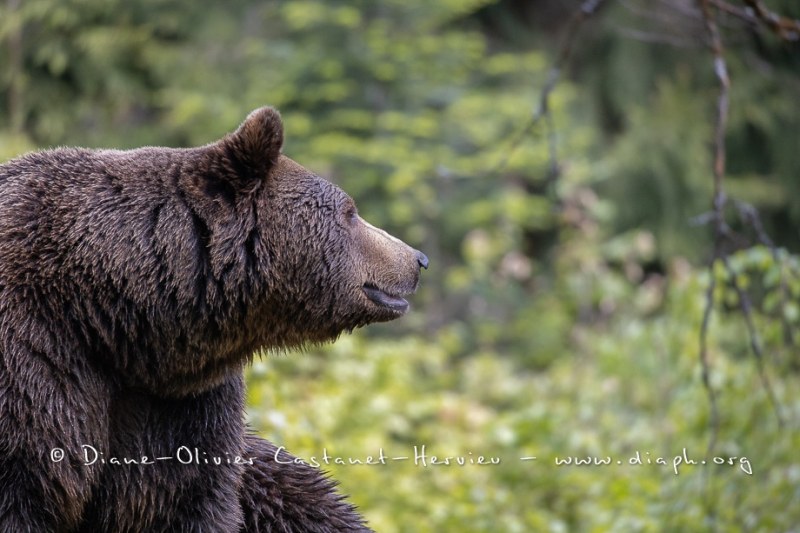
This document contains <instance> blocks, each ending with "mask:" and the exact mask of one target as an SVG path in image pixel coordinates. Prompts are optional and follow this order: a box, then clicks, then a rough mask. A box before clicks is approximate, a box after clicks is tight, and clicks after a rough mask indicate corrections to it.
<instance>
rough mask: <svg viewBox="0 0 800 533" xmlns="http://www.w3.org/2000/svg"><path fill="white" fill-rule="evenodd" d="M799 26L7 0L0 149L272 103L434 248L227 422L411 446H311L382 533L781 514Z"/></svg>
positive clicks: (274, 363) (755, 522) (795, 422)
mask: <svg viewBox="0 0 800 533" xmlns="http://www.w3.org/2000/svg"><path fill="white" fill-rule="evenodd" d="M703 7H705V8H706V11H705V12H704V11H703V9H702V8H703ZM766 10H768V12H767V11H766ZM772 15H780V16H782V17H784V18H775V17H773V16H772ZM798 18H800V4H798V2H796V1H795V0H769V1H768V2H766V3H765V2H760V1H747V0H741V1H739V0H728V1H727V2H726V1H722V0H700V1H694V0H674V1H667V0H655V1H646V0H625V1H621V0H617V1H612V0H608V1H606V2H600V1H593V2H592V1H588V2H583V3H580V2H576V1H556V0H532V1H523V0H440V1H436V2H429V1H423V0H380V1H368V0H353V1H347V0H334V1H325V2H323V1H321V0H295V1H291V2H289V1H285V2H277V1H273V2H263V1H261V2H259V1H255V0H231V1H228V2H211V1H208V0H191V1H190V0H3V3H2V4H0V58H2V59H0V61H2V65H3V68H2V69H0V161H4V160H7V159H10V158H12V157H15V156H17V155H20V154H21V153H24V152H26V151H29V150H33V149H38V148H41V147H48V146H56V145H84V146H91V147H116V148H127V147H136V146H140V145H168V146H189V145H197V144H203V143H207V142H210V141H212V140H215V139H217V138H219V137H221V136H222V135H223V134H224V133H226V132H228V131H231V130H232V129H234V128H235V127H236V126H237V124H238V123H239V122H240V121H241V120H242V118H243V117H244V116H245V115H246V114H247V112H249V111H250V110H252V109H254V108H256V107H258V106H261V105H265V104H270V105H273V106H276V107H277V108H279V109H280V110H281V112H282V114H283V117H284V120H285V128H286V139H287V140H286V144H285V147H284V153H286V154H287V155H289V156H290V157H292V158H293V159H295V160H297V161H300V162H301V163H302V164H304V165H305V166H307V167H308V168H310V169H312V170H314V171H315V172H317V173H318V174H320V175H322V176H325V177H327V178H329V179H331V180H332V181H334V182H335V183H337V184H339V185H341V186H342V187H343V188H344V189H345V190H346V191H347V192H349V193H350V194H351V195H352V196H353V197H354V198H355V199H356V201H357V203H358V205H359V209H360V212H361V214H362V216H363V217H364V218H365V219H367V220H369V221H370V222H372V223H373V224H375V225H378V226H381V227H383V228H385V229H387V230H388V231H390V232H391V233H393V234H394V235H397V236H399V237H401V238H402V239H403V240H405V241H406V242H409V243H411V244H413V245H414V246H416V247H418V248H419V249H421V250H423V251H425V253H426V254H428V256H429V257H430V259H431V268H430V269H429V270H428V271H426V272H424V273H423V276H422V283H421V289H420V291H419V292H418V294H417V295H416V296H415V297H414V298H413V306H414V308H413V310H412V312H411V313H410V314H409V315H408V316H406V317H405V318H403V319H402V320H401V321H397V322H392V323H389V324H385V325H379V326H371V327H369V328H366V329H364V330H359V331H357V332H355V333H354V334H352V335H348V336H344V337H342V338H341V339H340V340H339V341H338V342H337V343H336V344H333V345H330V346H324V347H312V348H309V349H307V350H306V351H304V352H303V353H291V354H286V355H276V354H264V357H261V358H257V359H256V362H255V363H254V365H253V366H252V368H251V369H250V371H249V374H248V384H249V389H248V401H249V409H248V418H249V421H250V423H251V424H252V425H253V426H254V427H255V428H256V429H257V430H258V431H259V432H260V433H262V434H263V435H264V436H266V437H268V438H270V439H272V440H273V441H275V442H277V443H279V444H281V445H284V446H286V447H287V448H288V449H289V450H290V451H292V452H293V453H295V454H296V455H298V456H299V457H302V458H307V459H310V458H311V457H316V458H317V459H319V460H321V459H322V456H323V453H324V452H325V451H327V453H328V454H329V455H330V456H332V457H341V458H343V459H345V461H346V460H347V459H351V458H353V459H362V460H364V459H366V457H367V456H369V455H372V456H375V457H377V456H378V454H379V451H380V450H381V449H383V450H384V453H385V454H386V456H387V457H388V458H392V457H398V456H408V457H409V459H408V460H405V461H403V460H397V461H392V460H387V464H385V465H377V466H367V465H336V464H332V465H329V466H325V469H326V470H328V471H330V472H331V473H332V475H333V476H334V477H335V478H336V479H338V480H340V482H341V487H342V490H343V492H345V493H348V494H350V495H351V499H352V501H353V502H355V503H356V504H357V505H358V506H359V507H360V508H361V509H362V510H363V512H364V514H365V516H366V517H367V518H368V520H369V521H370V523H371V525H372V526H373V527H374V528H375V529H376V530H378V531H381V532H389V533H391V532H401V531H402V532H404V531H409V532H419V531H423V532H424V531H461V532H478V531H508V532H516V531H519V532H527V531H796V529H793V528H796V527H797V524H800V455H798V453H799V452H798V450H800V387H799V385H800V349H799V348H798V342H800V339H799V338H798V337H799V336H800V306H799V305H798V302H800V258H799V257H798V253H799V252H800V230H799V229H798V228H800V44H798V33H799V32H798V27H797V25H796V23H795V22H794V21H795V20H796V19H798ZM714 45H717V46H716V50H715V46H714ZM719 45H722V47H720V46H719ZM726 81H729V85H726V84H724V83H721V82H726ZM726 104H727V105H726ZM720 119H722V120H720ZM720 160H721V161H723V162H725V163H726V166H723V167H720V165H719V164H718V163H719V161H720ZM715 162H716V163H717V164H716V166H715ZM715 199H716V202H714V200H715ZM423 445H424V446H425V453H426V459H427V461H428V466H423V465H422V464H421V461H419V457H417V459H418V460H417V461H416V463H417V464H415V461H414V458H415V455H414V453H415V446H416V447H417V448H416V451H417V453H420V452H421V451H422V448H421V447H422V446H423ZM431 455H437V456H439V457H447V456H450V457H463V458H464V459H465V461H466V464H465V465H463V466H461V465H458V463H457V462H455V460H453V461H454V463H452V464H451V465H449V466H447V465H440V466H432V465H431V464H430V456H431ZM478 456H484V457H486V458H487V459H489V458H497V459H500V463H499V464H496V465H490V466H486V465H478V464H475V463H477V461H478ZM532 457H536V459H532ZM569 457H573V458H575V457H579V458H583V459H586V458H587V457H590V458H597V459H600V460H606V459H607V458H609V459H610V461H611V463H610V464H608V465H600V466H597V465H591V466H588V465H582V466H575V465H574V464H572V465H566V464H557V463H560V462H561V461H564V460H566V459H567V458H569ZM637 458H638V461H637ZM658 458H663V459H664V461H663V462H664V463H665V464H658V463H659V461H657V459H658ZM676 458H679V459H676ZM715 458H716V459H717V462H719V461H723V462H725V464H722V465H720V464H714V463H715V461H714V459H715ZM573 460H574V459H573ZM690 461H696V464H690ZM702 461H706V464H705V465H703V464H702ZM678 462H680V463H681V464H679V465H676V464H675V463H678ZM620 463H621V464H620ZM639 463H640V464H639ZM748 470H749V472H748ZM676 472H677V473H676Z"/></svg>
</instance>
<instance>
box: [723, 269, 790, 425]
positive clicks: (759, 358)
mask: <svg viewBox="0 0 800 533" xmlns="http://www.w3.org/2000/svg"><path fill="white" fill-rule="evenodd" d="M722 263H723V264H724V265H725V270H726V272H727V273H728V277H729V278H730V283H731V285H732V286H733V289H734V290H735V291H736V294H737V296H738V297H739V308H740V309H741V310H742V316H743V317H744V323H745V326H746V327H747V336H748V337H749V338H750V349H751V350H752V351H753V355H755V358H756V367H757V368H758V376H759V378H760V379H761V385H762V386H763V387H764V390H765V391H766V392H767V396H768V397H769V401H770V403H771V404H772V408H773V410H774V411H775V417H776V418H777V420H778V427H783V425H784V421H783V415H782V414H781V409H780V404H779V403H778V398H777V396H775V391H774V390H773V388H772V383H770V381H769V377H768V376H767V371H766V369H765V368H764V350H763V349H762V348H761V341H760V339H759V336H758V331H757V330H756V326H755V323H754V322H753V306H752V304H751V302H750V296H748V294H747V291H745V290H744V289H742V286H741V285H740V284H739V281H738V280H737V279H736V272H735V271H734V270H733V268H732V267H731V264H730V261H729V260H728V257H727V256H723V257H722Z"/></svg>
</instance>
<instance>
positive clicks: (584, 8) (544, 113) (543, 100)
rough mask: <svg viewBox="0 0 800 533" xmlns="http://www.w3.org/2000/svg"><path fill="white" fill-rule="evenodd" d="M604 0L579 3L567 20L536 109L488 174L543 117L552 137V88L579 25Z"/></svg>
mask: <svg viewBox="0 0 800 533" xmlns="http://www.w3.org/2000/svg"><path fill="white" fill-rule="evenodd" d="M604 2H605V0H586V1H585V2H583V4H581V7H580V9H579V10H578V11H577V12H576V13H575V15H574V16H573V17H572V19H571V20H570V22H569V26H568V27H567V31H566V33H565V37H564V40H563V41H562V43H561V48H560V49H559V52H558V57H557V59H556V62H555V63H554V64H553V66H552V67H551V68H550V70H549V71H548V73H547V81H546V82H545V84H544V87H542V92H541V94H540V96H539V105H538V107H537V108H536V110H535V111H534V112H533V113H532V114H531V118H530V120H528V123H527V124H526V125H525V127H523V128H522V129H521V130H520V132H519V133H518V134H517V135H516V136H515V137H514V140H513V141H512V142H511V146H510V147H509V149H508V150H507V151H506V154H505V156H504V157H503V159H501V160H500V162H499V163H498V164H497V165H495V167H494V168H493V169H492V170H491V171H490V172H489V174H491V175H494V174H498V173H500V172H502V171H503V170H504V169H505V168H506V166H507V165H508V162H509V161H510V160H511V157H512V156H513V155H514V154H515V153H516V151H517V150H518V149H519V147H520V146H521V145H522V143H523V141H524V140H525V138H526V137H527V136H528V135H529V134H530V133H531V131H533V129H534V128H535V127H536V126H537V125H538V124H539V122H540V121H542V120H543V119H547V120H548V123H549V126H548V138H550V139H551V140H552V139H554V137H555V133H554V130H552V129H551V128H552V125H553V123H552V119H548V118H547V117H549V115H550V95H551V93H552V92H553V90H554V89H555V88H556V86H557V85H558V82H559V80H560V79H561V72H562V70H563V69H564V67H565V66H566V65H567V63H568V61H569V58H570V56H571V55H572V48H573V46H574V44H575V41H576V40H577V39H576V38H577V36H578V32H579V30H580V27H581V25H582V24H583V23H584V22H585V21H586V20H587V19H589V18H590V17H592V16H593V15H594V14H595V13H596V12H597V11H598V10H599V9H600V7H601V6H602V5H603V3H604ZM552 156H553V152H552V151H551V157H552ZM550 166H551V169H552V168H555V167H557V166H558V165H557V163H554V162H553V161H551V165H550Z"/></svg>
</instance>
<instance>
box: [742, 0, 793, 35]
mask: <svg viewBox="0 0 800 533" xmlns="http://www.w3.org/2000/svg"><path fill="white" fill-rule="evenodd" d="M744 3H745V4H747V5H748V6H749V7H750V9H752V10H753V12H754V13H755V14H756V16H757V17H758V19H759V20H760V21H761V22H762V23H763V24H764V25H765V26H767V27H768V28H769V29H771V30H772V31H773V32H775V33H776V34H777V35H778V36H779V37H780V38H781V39H784V40H786V41H797V40H800V20H794V19H790V18H788V17H784V16H782V15H779V14H777V13H775V12H773V11H770V10H769V9H767V7H766V6H765V5H764V2H762V1H761V0H744Z"/></svg>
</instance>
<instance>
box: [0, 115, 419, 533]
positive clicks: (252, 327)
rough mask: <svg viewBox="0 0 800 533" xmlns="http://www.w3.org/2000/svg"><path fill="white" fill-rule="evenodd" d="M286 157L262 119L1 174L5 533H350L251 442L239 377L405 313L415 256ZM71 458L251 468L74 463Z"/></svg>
mask: <svg viewBox="0 0 800 533" xmlns="http://www.w3.org/2000/svg"><path fill="white" fill-rule="evenodd" d="M282 142H283V129H282V124H281V120H280V116H279V115H278V113H277V112H276V111H275V110H273V109H271V108H262V109H259V110H256V111H254V112H253V113H251V114H250V116H248V117H247V119H246V120H245V122H244V123H243V124H242V125H241V126H240V127H239V129H238V130H237V131H236V132H234V133H233V134H230V135H228V136H226V137H225V138H223V139H222V140H220V141H218V142H216V143H213V144H210V145H207V146H203V147H200V148H190V149H168V148H141V149H138V150H132V151H114V150H100V151H92V150H83V149H58V150H50V151H45V152H39V153H34V154H29V155H27V156H24V157H22V158H20V159H17V160H14V161H11V162H9V163H7V164H5V165H2V166H0V361H1V362H2V364H3V367H0V451H2V454H1V455H0V531H49V530H55V531H72V530H84V531H89V530H107V531H136V530H140V531H141V530H148V531H200V530H203V531H237V530H239V528H240V527H241V526H242V524H244V523H245V520H247V523H248V524H249V526H248V530H257V531H341V530H348V527H349V528H352V529H351V530H358V529H359V528H361V527H363V525H362V523H361V520H360V518H359V517H358V515H357V514H355V512H354V511H353V509H352V507H350V506H349V505H348V504H346V503H344V502H342V501H341V498H340V497H339V496H338V495H336V493H335V492H334V490H333V485H332V484H331V483H330V482H329V481H328V480H326V479H325V478H323V477H322V476H321V475H320V474H319V472H318V471H316V470H308V469H303V468H297V467H292V468H288V467H286V466H283V465H279V464H277V463H274V462H273V461H271V458H270V457H265V456H264V455H265V454H266V455H269V451H270V450H272V449H273V448H271V447H270V446H271V445H269V444H268V443H266V442H263V441H260V440H257V439H255V438H254V437H249V436H246V434H245V433H246V429H245V427H244V425H243V423H242V413H243V383H242V379H241V374H242V367H243V365H244V364H246V363H247V362H248V360H249V358H250V357H251V354H253V352H254V351H256V350H257V349H259V348H268V349H283V348H287V347H292V346H298V345H301V344H303V343H306V342H324V341H329V340H333V339H335V338H336V337H337V336H338V335H339V334H340V333H341V332H343V331H350V330H352V329H354V328H357V327H360V326H363V325H365V324H369V323H372V322H378V321H386V320H392V319H394V318H397V317H399V316H401V315H402V314H403V313H404V312H405V310H406V307H407V305H406V304H405V301H404V300H403V299H402V298H401V297H402V296H404V295H407V294H410V293H412V292H414V290H415V289H416V286H417V282H418V278H419V268H420V266H427V258H425V256H424V255H422V254H421V253H420V252H418V251H416V250H414V249H412V248H410V247H409V246H407V245H406V244H404V243H402V242H401V241H399V240H397V239H395V238H393V237H391V236H389V235H388V234H386V233H385V232H383V231H382V230H378V229H376V228H373V227H372V226H369V225H368V224H366V223H365V222H364V221H363V220H362V219H361V218H360V217H358V215H357V213H356V211H355V206H354V204H353V201H352V199H350V198H349V197H348V196H347V195H346V194H345V193H344V192H342V191H341V190H340V189H339V188H337V187H336V186H334V185H332V184H331V183H329V182H327V181H325V180H323V179H322V178H319V177H318V176H315V175H314V174H312V173H310V172H309V171H307V170H306V169H304V168H303V167H302V166H300V165H298V164H297V163H295V162H293V161H292V160H290V159H289V158H287V157H285V156H283V155H281V154H280V150H281V145H282ZM83 444H89V445H92V446H94V447H95V448H97V449H98V450H102V451H103V453H104V454H105V455H106V456H107V457H112V456H117V457H141V455H143V454H145V455H148V456H150V457H157V456H159V454H161V455H174V453H175V449H176V448H178V447H179V446H184V445H185V446H189V447H198V448H200V449H202V450H205V451H207V452H208V454H209V455H212V456H218V455H224V454H228V455H230V456H231V457H233V456H237V455H238V456H242V457H245V456H247V454H251V455H253V456H254V457H256V459H257V460H256V461H255V462H254V465H244V466H243V465H223V466H214V467H210V466H203V465H199V466H198V465H195V467H191V466H190V465H182V464H176V463H175V461H172V462H169V461H164V462H159V463H157V464H154V465H148V466H134V465H128V466H114V467H112V466H109V465H101V464H94V465H90V466H86V465H83V464H82V462H81V461H80V460H79V459H78V458H79V457H81V445H83ZM53 448H63V449H64V450H66V456H67V458H66V459H65V460H63V461H60V462H54V461H52V460H50V453H51V450H52V449H53ZM277 494H281V495H283V496H281V497H282V498H283V499H284V500H285V499H286V498H291V500H292V504H291V505H284V503H285V502H284V503H281V502H279V501H276V498H277V497H278V496H276V495H277ZM304 495H306V496H307V497H306V496H304ZM287 501H288V500H287ZM290 508H291V512H289V511H288V510H287V509H290ZM253 517H260V518H259V520H260V521H259V522H258V526H253V520H254V518H253ZM324 517H327V518H324ZM348 524H349V526H348ZM254 527H255V528H256V529H253V528H254Z"/></svg>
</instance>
